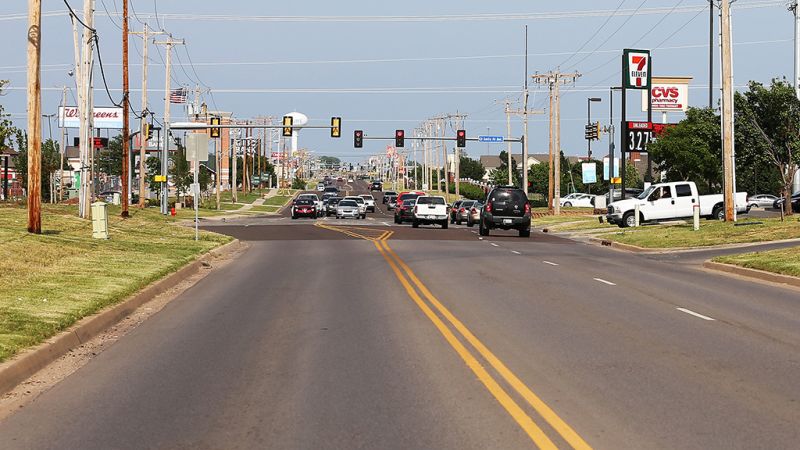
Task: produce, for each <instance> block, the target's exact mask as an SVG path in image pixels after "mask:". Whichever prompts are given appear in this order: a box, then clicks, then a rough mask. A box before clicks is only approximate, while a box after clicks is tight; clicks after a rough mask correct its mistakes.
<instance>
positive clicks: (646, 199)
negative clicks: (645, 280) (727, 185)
mask: <svg viewBox="0 0 800 450" xmlns="http://www.w3.org/2000/svg"><path fill="white" fill-rule="evenodd" d="M734 198H735V204H736V211H737V212H739V213H746V212H747V210H748V208H747V193H746V192H737V193H736V194H735V196H734ZM637 204H638V205H639V221H640V222H647V221H658V220H672V219H682V218H687V217H692V216H693V215H694V205H698V204H699V205H700V217H706V218H709V219H720V220H722V219H724V218H725V207H724V206H723V199H722V194H712V195H698V194H697V186H696V185H695V184H694V182H692V181H678V182H674V183H659V184H654V185H652V186H650V187H649V188H647V189H646V190H645V191H644V192H642V193H641V194H640V195H639V196H638V197H635V198H629V199H625V200H618V201H615V202H613V203H611V204H610V205H608V214H606V219H607V220H608V223H615V224H617V225H619V226H620V228H624V227H631V226H634V225H635V224H636V216H635V209H636V205H637Z"/></svg>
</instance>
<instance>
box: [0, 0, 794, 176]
mask: <svg viewBox="0 0 800 450" xmlns="http://www.w3.org/2000/svg"><path fill="white" fill-rule="evenodd" d="M68 2H69V3H70V5H71V6H72V7H73V9H75V10H76V11H77V12H78V13H79V14H80V13H81V12H82V10H83V2H82V1H79V0H68ZM27 3H28V2H27V1H26V0H3V1H2V2H0V26H1V27H2V29H3V45H2V46H1V47H0V79H6V80H9V81H10V84H9V85H8V86H7V89H6V90H5V92H4V95H3V96H2V97H0V104H2V105H3V107H4V108H5V111H6V113H10V114H11V118H12V120H13V121H14V123H15V125H16V126H18V127H22V128H24V127H25V123H26V122H25V120H26V119H25V117H26V115H25V108H26V103H25V86H26V81H25V64H26V40H25V37H26V27H27V17H26V14H27ZM42 3H43V12H44V17H43V19H42V25H43V26H42V29H43V36H42V39H43V44H42V49H43V50H42V67H43V71H42V86H43V88H44V93H43V102H42V109H43V111H44V113H55V112H56V111H57V108H58V105H59V103H60V100H61V86H64V85H66V86H68V87H70V94H68V103H69V104H70V105H74V104H75V101H74V79H73V78H72V77H70V76H69V75H68V71H69V70H70V69H71V68H72V66H73V64H74V57H73V44H72V27H71V24H70V20H69V17H68V16H67V15H66V7H65V5H64V2H63V0H43V1H42ZM785 3H786V2H783V1H774V0H737V1H736V2H735V3H734V4H733V5H734V6H733V40H734V57H733V59H734V82H735V84H736V86H738V87H743V86H745V85H746V84H747V82H748V81H750V80H756V81H760V82H764V83H768V82H769V81H770V80H771V79H772V78H775V77H787V78H790V79H791V77H792V70H793V69H792V67H793V41H792V38H793V16H792V13H791V12H789V11H787V9H786V6H785ZM131 5H132V9H131V11H132V12H134V11H135V15H133V14H132V17H131V20H130V26H131V30H132V31H141V29H142V25H143V23H144V22H146V23H148V26H150V27H151V28H152V29H156V30H161V29H163V30H166V31H167V32H169V33H171V34H172V36H173V37H174V38H179V39H185V41H186V45H185V46H176V47H175V50H174V53H173V55H174V56H173V62H174V67H173V72H172V80H173V81H172V86H173V88H174V87H176V86H186V87H189V88H194V86H195V85H200V86H201V89H202V91H203V93H202V95H201V101H204V102H206V103H207V104H208V105H209V108H210V109H218V110H223V111H230V112H233V114H234V117H236V118H239V119H246V118H251V117H256V116H274V117H276V118H279V117H280V116H282V115H284V114H285V113H288V112H290V111H300V112H302V113H304V114H306V115H307V116H309V118H310V119H311V124H312V125H327V124H329V121H330V117H331V116H340V117H342V120H343V129H342V138H340V139H332V138H330V137H329V135H328V132H327V131H326V130H311V129H309V130H304V131H303V132H301V135H300V145H301V147H306V148H308V149H309V150H311V151H313V152H315V154H316V155H320V156H321V155H330V156H338V157H340V158H342V159H344V160H346V161H351V162H357V161H361V160H364V159H366V158H367V157H368V156H369V155H372V154H377V153H381V152H383V151H384V150H385V147H386V145H387V144H389V142H381V141H366V142H365V146H364V148H363V149H354V148H353V139H352V134H353V130H355V129H362V130H364V132H365V133H366V134H367V135H368V136H387V137H389V136H393V135H394V130H395V129H405V130H406V134H407V135H408V136H410V135H411V132H412V130H413V129H414V128H415V127H418V126H420V124H421V123H422V122H423V121H424V120H425V119H427V118H430V117H434V116H439V115H444V114H455V113H461V114H466V115H467V118H466V120H465V122H464V128H465V129H466V130H467V134H468V135H469V136H471V137H472V136H476V135H479V134H498V135H505V130H506V116H505V114H504V112H503V108H504V105H503V101H504V99H506V98H508V99H510V100H512V101H515V102H518V101H519V100H520V99H521V97H522V95H521V92H522V88H523V84H524V81H525V74H526V69H525V65H524V54H525V31H524V30H525V26H526V25H527V26H528V67H527V74H528V75H533V74H535V73H537V72H538V73H542V72H547V71H550V70H555V69H557V68H560V70H562V71H563V72H573V71H578V72H580V73H581V74H582V76H581V77H580V78H579V79H578V80H577V82H576V83H575V84H574V85H568V86H565V87H564V88H563V89H562V94H563V95H562V101H561V117H562V126H561V133H562V135H561V136H562V138H561V141H562V147H563V150H564V153H565V154H567V155H585V154H586V141H585V140H584V137H583V131H584V130H583V128H584V125H585V124H586V121H587V117H586V116H587V107H586V104H587V100H586V99H587V97H600V98H602V102H600V103H594V104H593V110H592V116H593V117H592V120H593V121H594V120H600V121H601V122H602V123H603V124H604V125H605V124H607V123H608V121H609V109H608V108H609V87H610V86H613V85H619V83H620V78H621V75H620V70H621V54H622V49H623V48H641V49H651V50H652V57H653V74H654V75H655V76H691V77H693V80H692V84H691V89H690V96H689V101H690V104H691V105H692V106H707V105H708V87H707V86H708V80H709V74H708V39H709V14H708V9H707V8H708V2H707V1H705V0H682V1H681V0H591V1H588V0H586V1H583V0H581V1H564V2H542V1H532V0H528V1H521V0H513V1H491V2H487V1H474V0H467V1H465V0H439V1H436V2H430V1H420V0H405V1H403V2H383V1H378V2H376V1H346V0H341V1H338V2H330V1H319V0H307V1H304V2H270V1H263V0H228V1H225V2H220V1H208V0H192V1H187V0H183V1H181V0H132V1H131ZM702 7H705V10H702V9H701V8H702ZM121 8H122V0H97V4H96V11H97V14H96V17H95V25H96V28H97V30H98V34H99V38H100V50H101V55H102V60H103V65H104V69H105V74H106V79H107V81H108V84H109V88H110V89H111V95H112V96H113V98H114V99H115V101H119V100H120V98H121V85H122V75H121V64H120V63H121V59H122V57H121V29H120V28H119V24H120V16H119V14H118V12H121ZM718 31H719V18H718V16H715V34H716V33H718ZM130 42H131V44H130V63H131V68H130V72H129V73H130V79H131V99H132V105H133V107H134V108H135V109H137V110H140V108H141V105H140V103H141V102H140V97H141V93H140V87H141V77H142V67H141V66H142V65H141V60H142V57H141V51H142V40H141V38H140V37H137V36H131V40H130ZM716 46H718V39H715V47H716ZM163 58H164V50H163V48H160V49H159V50H157V47H156V46H154V45H152V44H151V45H150V60H151V61H150V65H149V81H148V89H149V95H148V99H149V102H150V109H151V110H153V111H154V112H155V113H156V114H157V116H158V117H159V118H160V117H163V98H164V84H165V83H164V80H165V68H164V63H163ZM714 66H715V67H714V69H715V73H714V85H715V88H718V87H719V84H720V82H719V56H718V47H716V51H715V56H714ZM96 73H97V72H96ZM96 77H97V79H98V80H99V79H100V77H99V73H97V75H96ZM95 87H96V91H95V104H96V105H97V106H108V105H110V104H111V102H110V100H109V99H108V97H107V95H106V93H105V91H104V90H102V85H101V84H100V83H96V84H95ZM529 88H530V106H529V107H530V108H531V109H542V110H545V109H546V108H547V106H548V100H547V99H548V97H547V92H546V90H545V89H544V88H543V87H541V86H538V85H536V84H534V83H531V84H530V86H529ZM718 98H719V94H718V91H716V90H715V104H716V102H717V99H718ZM633 99H634V100H633V101H630V105H629V108H628V115H629V118H637V117H641V118H643V117H644V116H643V113H642V112H641V105H640V100H639V97H638V95H635V96H633ZM619 105H620V100H619V95H618V94H616V96H615V98H614V107H615V109H616V111H615V115H614V122H615V123H617V124H618V121H619ZM514 107H516V108H521V105H520V104H519V103H517V104H516V105H515V106H514ZM172 117H173V120H177V119H179V118H181V117H185V112H184V110H183V109H182V107H180V106H178V105H173V107H172ZM176 118H177V119H176ZM680 119H681V115H680V114H670V116H669V121H670V122H677V121H679V120H680ZM453 126H455V124H453ZM52 129H53V131H52V133H53V135H54V136H59V130H58V129H57V123H56V122H55V120H54V121H53V124H52ZM43 130H44V132H43V133H44V137H45V138H47V137H48V135H49V130H48V122H47V120H45V121H44V123H43ZM74 131H75V130H73V131H72V135H74ZM447 132H448V134H449V135H451V136H454V135H455V131H454V130H453V129H452V128H451V127H450V126H448V131H447ZM521 134H522V122H521V118H520V117H517V116H512V135H514V136H520V135H521ZM547 142H548V119H547V115H546V114H545V115H532V116H530V127H529V143H530V146H529V149H530V152H531V153H546V152H547ZM617 145H619V144H617ZM406 146H407V147H410V143H409V142H408V141H407V142H406ZM451 146H452V144H451ZM607 146H608V141H607V137H604V138H603V139H602V140H601V142H599V143H594V144H593V149H594V151H595V155H597V153H598V152H605V151H607V150H606V149H607ZM505 148H506V146H505V145H502V144H489V145H487V144H479V143H473V142H470V143H468V145H467V148H466V152H467V154H468V155H469V156H471V157H473V158H477V157H478V156H480V155H484V154H498V153H499V152H500V151H501V150H504V149H505ZM518 151H519V147H516V148H515V149H514V152H518Z"/></svg>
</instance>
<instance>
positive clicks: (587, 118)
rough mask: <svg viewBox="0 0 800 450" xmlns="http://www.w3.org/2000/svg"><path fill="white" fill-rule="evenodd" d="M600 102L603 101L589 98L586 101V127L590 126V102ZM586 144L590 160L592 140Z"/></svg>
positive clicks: (597, 98)
mask: <svg viewBox="0 0 800 450" xmlns="http://www.w3.org/2000/svg"><path fill="white" fill-rule="evenodd" d="M601 101H603V100H602V99H601V98H599V97H589V98H587V99H586V111H587V114H586V125H588V126H591V125H592V102H601ZM586 142H587V145H588V147H589V149H588V157H589V158H588V159H592V140H591V139H588V140H587V141H586Z"/></svg>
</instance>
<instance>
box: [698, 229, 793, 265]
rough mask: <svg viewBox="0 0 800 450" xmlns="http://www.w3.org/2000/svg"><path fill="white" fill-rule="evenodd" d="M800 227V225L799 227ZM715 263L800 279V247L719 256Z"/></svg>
mask: <svg viewBox="0 0 800 450" xmlns="http://www.w3.org/2000/svg"><path fill="white" fill-rule="evenodd" d="M799 226H800V225H799ZM712 261H714V262H719V263H725V264H733V265H735V266H740V267H746V268H748V269H757V270H764V271H766V272H772V273H778V274H781V275H789V276H794V277H800V246H798V247H792V248H787V249H780V250H769V251H765V252H753V253H743V254H740V255H732V256H719V257H717V258H714V259H712Z"/></svg>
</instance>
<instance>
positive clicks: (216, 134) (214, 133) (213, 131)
mask: <svg viewBox="0 0 800 450" xmlns="http://www.w3.org/2000/svg"><path fill="white" fill-rule="evenodd" d="M219 123H220V120H219V117H212V118H211V125H219ZM210 135H211V137H212V138H218V137H219V136H220V133H219V128H211V132H210Z"/></svg>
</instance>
